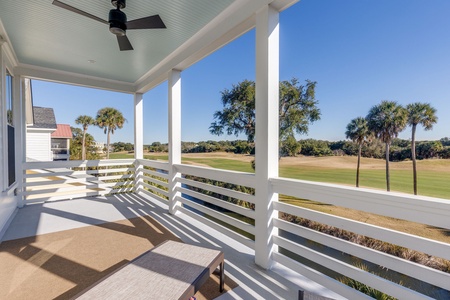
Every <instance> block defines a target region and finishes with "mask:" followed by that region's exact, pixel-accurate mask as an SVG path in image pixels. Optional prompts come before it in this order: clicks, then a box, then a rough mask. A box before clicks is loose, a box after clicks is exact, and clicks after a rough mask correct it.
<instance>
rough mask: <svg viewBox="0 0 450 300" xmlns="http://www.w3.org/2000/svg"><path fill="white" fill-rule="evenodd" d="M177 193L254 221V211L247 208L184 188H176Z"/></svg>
mask: <svg viewBox="0 0 450 300" xmlns="http://www.w3.org/2000/svg"><path fill="white" fill-rule="evenodd" d="M177 191H179V192H181V193H183V194H186V195H188V196H191V197H194V198H197V199H199V200H202V201H205V202H208V203H210V204H214V205H216V206H219V207H221V208H224V209H227V210H229V211H232V212H235V213H237V214H240V215H243V216H246V217H248V218H251V219H255V211H254V210H251V209H248V208H244V207H242V206H239V205H236V204H233V203H231V202H227V201H224V200H220V199H217V198H214V197H211V196H208V195H205V194H202V193H199V192H195V191H192V190H189V189H186V188H182V187H178V188H177Z"/></svg>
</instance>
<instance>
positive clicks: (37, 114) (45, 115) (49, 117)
mask: <svg viewBox="0 0 450 300" xmlns="http://www.w3.org/2000/svg"><path fill="white" fill-rule="evenodd" d="M30 127H31V128H47V129H56V119H55V113H54V112H53V108H49V107H39V106H33V126H30Z"/></svg>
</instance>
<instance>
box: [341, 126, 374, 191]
mask: <svg viewBox="0 0 450 300" xmlns="http://www.w3.org/2000/svg"><path fill="white" fill-rule="evenodd" d="M370 135H371V133H370V131H369V126H368V125H367V120H366V119H365V118H363V117H358V118H355V119H353V120H351V121H350V123H348V125H347V130H346V131H345V136H346V137H347V138H348V139H351V140H352V141H353V142H355V143H357V144H358V162H357V166H356V187H359V167H360V164H361V150H362V144H363V143H364V141H366V140H367V139H368V138H369V137H370Z"/></svg>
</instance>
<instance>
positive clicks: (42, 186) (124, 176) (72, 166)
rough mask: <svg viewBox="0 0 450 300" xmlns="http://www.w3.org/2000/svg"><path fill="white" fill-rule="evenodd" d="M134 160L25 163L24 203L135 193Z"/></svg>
mask: <svg viewBox="0 0 450 300" xmlns="http://www.w3.org/2000/svg"><path fill="white" fill-rule="evenodd" d="M134 163H135V160H134V159H122V160H90V161H51V162H26V163H24V164H23V171H24V182H23V188H22V192H21V195H22V196H23V197H24V200H25V203H26V204H27V203H35V202H44V201H51V200H61V199H72V198H77V197H87V196H99V195H107V194H114V193H123V192H132V191H133V188H134V177H135V166H134Z"/></svg>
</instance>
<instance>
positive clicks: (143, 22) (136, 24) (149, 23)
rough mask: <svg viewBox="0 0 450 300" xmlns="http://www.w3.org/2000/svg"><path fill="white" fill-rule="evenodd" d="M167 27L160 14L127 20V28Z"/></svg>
mask: <svg viewBox="0 0 450 300" xmlns="http://www.w3.org/2000/svg"><path fill="white" fill-rule="evenodd" d="M154 28H167V27H166V25H165V24H164V22H163V20H162V19H161V17H160V16H159V15H154V16H150V17H145V18H141V19H136V20H131V21H128V22H127V29H154Z"/></svg>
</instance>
